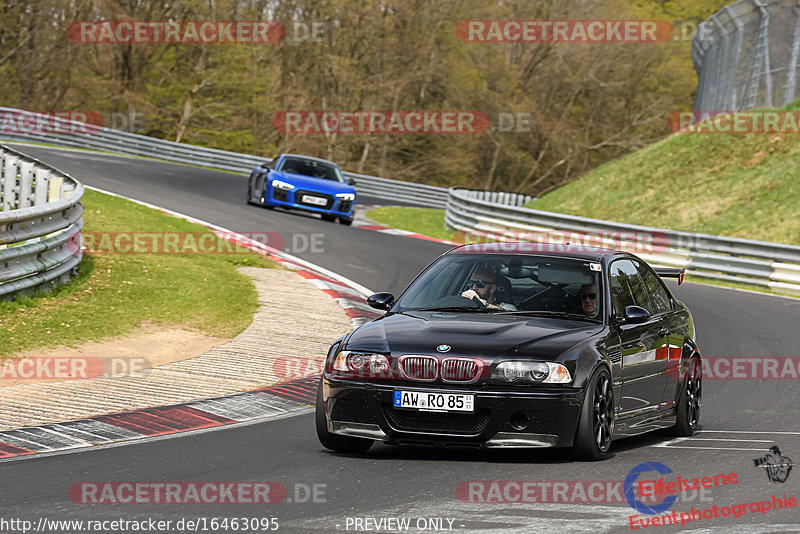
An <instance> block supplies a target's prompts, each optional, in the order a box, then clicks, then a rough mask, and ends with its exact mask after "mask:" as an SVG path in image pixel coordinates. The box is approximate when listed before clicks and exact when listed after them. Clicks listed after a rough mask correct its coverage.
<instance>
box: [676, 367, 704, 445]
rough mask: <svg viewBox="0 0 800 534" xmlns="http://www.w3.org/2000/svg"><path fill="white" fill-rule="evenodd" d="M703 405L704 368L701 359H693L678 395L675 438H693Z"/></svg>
mask: <svg viewBox="0 0 800 534" xmlns="http://www.w3.org/2000/svg"><path fill="white" fill-rule="evenodd" d="M702 404H703V368H702V366H701V365H700V358H697V357H692V359H691V360H689V372H688V373H687V374H686V378H685V379H684V380H683V385H682V386H681V393H680V395H678V404H677V406H676V407H675V416H676V421H675V426H673V427H672V429H671V430H672V434H673V435H675V436H681V437H686V436H691V435H692V434H694V431H695V430H697V424H698V422H699V421H700V406H701V405H702Z"/></svg>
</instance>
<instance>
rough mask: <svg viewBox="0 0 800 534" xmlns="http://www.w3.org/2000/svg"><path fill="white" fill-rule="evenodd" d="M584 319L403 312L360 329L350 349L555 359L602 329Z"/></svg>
mask: <svg viewBox="0 0 800 534" xmlns="http://www.w3.org/2000/svg"><path fill="white" fill-rule="evenodd" d="M602 329H603V327H602V326H601V325H599V324H594V323H587V322H583V321H575V320H567V319H554V318H543V317H520V316H514V315H488V314H481V313H452V312H447V313H445V312H416V311H415V312H404V313H397V314H388V315H386V316H384V317H382V318H380V319H377V320H375V321H373V322H371V323H367V324H365V325H363V326H362V327H360V328H359V329H357V330H356V331H355V332H353V333H352V334H351V335H350V338H349V339H348V340H347V348H348V349H350V350H364V351H375V352H384V353H385V352H390V353H391V354H392V355H395V356H400V355H403V354H437V351H436V347H438V346H439V345H449V346H450V347H451V349H450V351H449V352H448V355H454V356H455V355H461V356H481V357H484V358H493V357H495V356H516V357H521V356H526V355H535V357H536V359H545V360H554V359H555V358H556V357H558V355H559V354H561V353H563V352H564V351H566V350H567V349H569V348H570V347H572V346H574V345H576V344H578V343H580V342H582V341H585V340H586V339H587V338H589V337H591V336H593V335H595V334H597V333H599V332H600V331H602Z"/></svg>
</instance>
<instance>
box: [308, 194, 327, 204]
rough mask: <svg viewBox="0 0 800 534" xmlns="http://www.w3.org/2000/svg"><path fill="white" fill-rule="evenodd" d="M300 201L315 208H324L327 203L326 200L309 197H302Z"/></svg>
mask: <svg viewBox="0 0 800 534" xmlns="http://www.w3.org/2000/svg"><path fill="white" fill-rule="evenodd" d="M302 201H303V202H305V203H306V204H314V205H316V206H324V205H325V204H327V203H328V199H326V198H322V197H312V196H311V195H303V198H302Z"/></svg>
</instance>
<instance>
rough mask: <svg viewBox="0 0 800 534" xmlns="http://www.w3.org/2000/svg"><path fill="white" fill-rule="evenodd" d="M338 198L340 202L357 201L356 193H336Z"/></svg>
mask: <svg viewBox="0 0 800 534" xmlns="http://www.w3.org/2000/svg"><path fill="white" fill-rule="evenodd" d="M336 198H338V199H339V200H355V199H356V195H355V193H336Z"/></svg>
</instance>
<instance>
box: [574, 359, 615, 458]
mask: <svg viewBox="0 0 800 534" xmlns="http://www.w3.org/2000/svg"><path fill="white" fill-rule="evenodd" d="M588 384H589V386H588V387H587V388H586V397H585V398H584V400H583V406H581V417H580V420H579V422H578V430H577V432H576V433H575V443H574V444H573V446H572V453H573V456H574V458H575V459H576V460H581V461H585V462H594V461H597V460H604V459H606V458H608V457H609V453H608V451H609V449H610V448H611V438H612V437H613V436H614V386H613V384H612V383H611V375H610V374H609V373H608V370H607V368H605V367H599V368H598V369H597V370H595V372H594V373H592V377H591V379H589V382H588Z"/></svg>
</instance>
